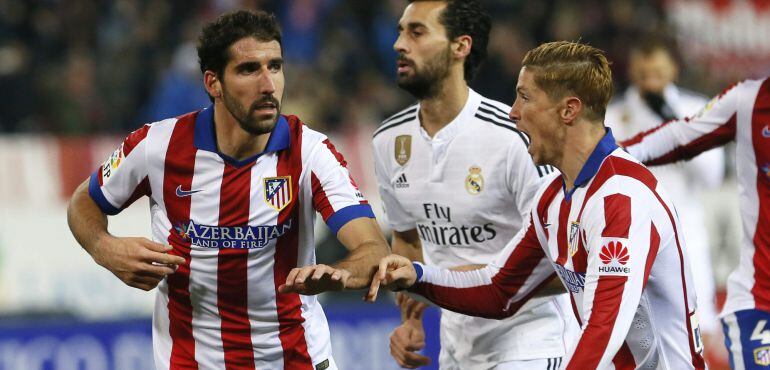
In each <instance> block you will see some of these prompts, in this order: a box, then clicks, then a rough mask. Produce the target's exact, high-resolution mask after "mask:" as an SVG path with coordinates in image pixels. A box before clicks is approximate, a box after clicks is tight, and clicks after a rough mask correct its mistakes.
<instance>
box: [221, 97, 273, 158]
mask: <svg viewBox="0 0 770 370" xmlns="http://www.w3.org/2000/svg"><path fill="white" fill-rule="evenodd" d="M214 130H215V132H216V138H217V148H218V149H219V152H220V153H222V154H224V155H226V156H228V157H230V158H233V159H236V160H243V159H246V158H251V157H253V156H255V155H257V154H259V153H262V152H263V151H265V147H267V141H268V139H270V134H269V133H267V134H262V135H254V134H251V133H249V132H247V131H245V130H244V129H242V128H241V126H240V125H239V124H238V121H236V119H235V117H233V116H232V114H230V112H229V111H228V110H227V109H224V107H222V108H221V109H214Z"/></svg>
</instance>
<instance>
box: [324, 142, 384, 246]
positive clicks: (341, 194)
mask: <svg viewBox="0 0 770 370" xmlns="http://www.w3.org/2000/svg"><path fill="white" fill-rule="evenodd" d="M309 167H310V182H311V189H312V194H313V208H314V209H315V210H316V211H317V212H318V213H320V214H321V217H323V219H324V221H325V222H326V224H327V225H328V226H329V228H330V229H331V230H332V231H333V232H334V233H335V234H336V233H337V232H338V231H339V230H340V228H342V226H344V225H345V224H347V223H348V222H349V221H351V220H354V219H356V218H360V217H369V218H374V213H373V212H372V209H371V206H369V202H367V200H366V199H365V198H364V195H363V194H362V193H361V191H360V190H359V189H358V185H356V182H355V180H353V177H352V176H350V173H349V172H348V169H347V162H345V158H344V157H343V156H342V154H341V153H340V152H338V151H337V149H336V148H335V147H334V144H332V143H331V141H329V139H324V140H323V141H322V142H320V143H319V144H318V146H317V147H316V149H315V150H314V151H313V154H312V155H311V157H310V159H309Z"/></svg>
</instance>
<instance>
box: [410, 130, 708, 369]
mask: <svg viewBox="0 0 770 370" xmlns="http://www.w3.org/2000/svg"><path fill="white" fill-rule="evenodd" d="M549 177H550V178H549V179H548V181H547V182H546V185H545V186H543V187H541V189H540V190H539V191H538V193H537V195H536V196H535V200H534V203H533V205H534V206H533V208H532V211H531V213H530V217H529V222H528V223H527V224H528V225H527V226H526V227H524V228H523V229H522V230H521V231H520V232H519V233H518V234H517V236H516V237H515V238H514V239H513V240H512V241H511V242H510V243H509V245H508V246H507V247H506V249H505V251H504V252H503V253H502V254H501V255H500V256H499V257H498V259H497V261H496V262H495V263H493V264H490V265H488V266H487V267H486V268H484V269H480V270H475V271H467V272H459V271H450V270H443V269H439V268H437V267H433V266H422V265H419V264H417V265H416V268H417V270H418V283H417V284H415V286H413V287H412V290H414V291H416V292H418V293H420V294H422V295H425V296H426V297H428V298H429V299H431V300H432V301H434V302H436V303H437V304H439V305H441V306H442V307H446V308H448V309H451V310H454V311H457V312H461V313H466V314H472V315H477V316H484V317H491V318H501V317H506V316H510V315H512V314H514V313H515V312H516V311H517V310H518V309H519V308H520V307H521V306H522V305H523V304H524V303H525V302H526V301H527V300H528V299H529V298H530V297H531V296H533V295H534V294H535V293H536V292H537V291H538V289H539V288H540V287H541V286H543V285H545V284H546V283H548V282H549V281H550V280H551V279H552V278H553V277H554V275H558V276H559V278H560V279H561V281H562V283H563V284H564V286H565V287H566V288H567V290H568V291H569V292H570V293H571V296H570V297H571V300H572V307H573V310H574V312H575V316H576V317H577V319H578V321H579V322H580V325H581V327H582V330H581V334H580V338H579V339H578V340H577V341H576V343H575V344H573V347H572V348H571V349H570V351H569V352H568V355H567V357H566V358H565V361H564V364H563V368H566V369H602V370H603V369H634V368H636V369H678V370H679V369H682V370H683V369H703V368H705V365H704V363H703V358H702V357H701V352H702V346H701V342H700V336H699V332H698V331H699V330H698V324H697V315H696V303H695V302H696V301H695V291H694V290H693V289H692V279H691V274H690V267H689V264H688V263H687V259H686V251H685V246H684V242H683V240H682V238H681V235H680V234H679V232H678V229H679V223H678V221H677V219H676V215H675V212H674V209H673V207H672V206H671V203H670V202H669V200H668V199H667V196H666V195H665V194H663V192H662V191H661V189H660V188H659V186H658V181H657V180H656V179H655V177H654V176H653V175H652V173H651V172H650V171H649V170H647V168H645V167H644V166H643V165H641V164H639V162H637V161H636V160H635V159H633V158H632V157H631V156H630V155H628V153H625V152H624V151H623V150H621V149H619V148H618V147H617V146H616V145H615V139H614V138H613V137H612V134H611V133H609V131H608V133H607V134H606V135H605V137H604V138H603V139H602V140H601V142H600V143H599V144H598V145H597V147H596V149H594V151H593V153H592V154H591V156H590V157H589V159H588V161H587V162H586V164H585V165H584V167H583V169H582V170H581V171H580V173H579V175H578V177H577V179H576V181H575V187H574V188H573V189H572V190H571V191H566V190H565V189H564V182H563V180H562V177H561V175H559V174H552V175H550V176H549Z"/></svg>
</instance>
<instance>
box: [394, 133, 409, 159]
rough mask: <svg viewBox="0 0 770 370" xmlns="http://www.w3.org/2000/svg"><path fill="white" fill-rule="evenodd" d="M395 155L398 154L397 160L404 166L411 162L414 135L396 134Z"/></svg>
mask: <svg viewBox="0 0 770 370" xmlns="http://www.w3.org/2000/svg"><path fill="white" fill-rule="evenodd" d="M394 155H395V156H396V162H398V164H400V165H402V166H403V165H405V164H406V162H409V158H411V157H412V135H398V136H396V148H395V151H394Z"/></svg>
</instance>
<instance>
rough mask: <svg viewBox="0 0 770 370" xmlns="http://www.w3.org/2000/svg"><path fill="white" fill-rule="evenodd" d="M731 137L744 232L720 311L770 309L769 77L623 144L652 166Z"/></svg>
mask: <svg viewBox="0 0 770 370" xmlns="http://www.w3.org/2000/svg"><path fill="white" fill-rule="evenodd" d="M733 140H734V141H735V142H736V144H737V145H736V148H735V151H736V155H735V162H736V165H735V167H736V169H737V175H738V185H739V189H740V208H741V218H742V222H743V235H742V238H741V239H742V240H741V254H740V256H741V257H740V263H739V266H738V268H737V269H736V270H735V271H733V273H732V274H730V277H729V279H728V281H727V301H726V303H725V307H724V309H723V310H722V314H723V315H724V314H729V313H733V312H735V311H740V310H745V309H760V310H764V311H770V78H766V79H764V80H746V81H743V82H741V83H739V84H737V85H735V86H732V87H730V88H728V89H727V90H725V91H724V92H723V93H722V94H720V95H718V96H717V97H715V98H714V99H713V100H711V101H710V102H709V103H708V104H707V105H706V107H705V108H703V110H701V111H700V112H699V113H698V114H696V115H695V116H693V117H691V118H687V119H683V120H675V121H669V122H666V123H663V124H662V125H660V126H658V127H655V128H653V129H651V130H649V131H646V132H644V133H641V134H639V135H637V136H635V137H633V138H631V139H629V140H628V141H625V142H623V143H622V145H624V146H625V147H626V149H627V150H628V152H629V153H630V154H631V155H633V156H634V157H636V158H638V159H639V160H640V161H642V162H643V163H646V164H650V165H657V164H664V163H671V162H675V161H678V160H684V159H690V158H692V157H694V156H696V155H698V154H699V153H701V152H703V151H706V150H708V149H711V148H713V147H716V146H720V145H723V144H725V143H727V142H730V141H733Z"/></svg>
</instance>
